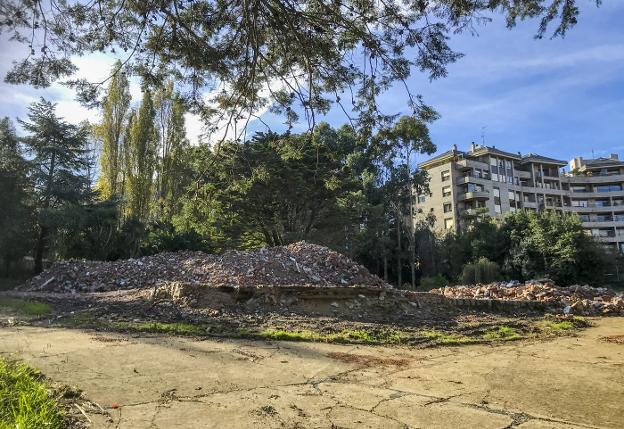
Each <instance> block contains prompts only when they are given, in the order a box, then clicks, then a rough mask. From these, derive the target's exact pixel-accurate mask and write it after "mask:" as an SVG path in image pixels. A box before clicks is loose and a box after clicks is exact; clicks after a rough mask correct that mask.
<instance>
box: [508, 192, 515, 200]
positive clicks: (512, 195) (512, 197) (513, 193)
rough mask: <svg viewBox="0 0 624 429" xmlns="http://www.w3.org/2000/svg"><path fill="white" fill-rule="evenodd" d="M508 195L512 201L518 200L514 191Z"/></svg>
mask: <svg viewBox="0 0 624 429" xmlns="http://www.w3.org/2000/svg"><path fill="white" fill-rule="evenodd" d="M508 195H509V199H510V200H515V199H516V194H515V192H514V191H509V193H508Z"/></svg>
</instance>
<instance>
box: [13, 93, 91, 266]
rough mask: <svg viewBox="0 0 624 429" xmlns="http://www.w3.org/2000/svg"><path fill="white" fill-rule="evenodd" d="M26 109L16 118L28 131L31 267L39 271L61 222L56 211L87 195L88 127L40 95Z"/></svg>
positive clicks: (26, 144)
mask: <svg viewBox="0 0 624 429" xmlns="http://www.w3.org/2000/svg"><path fill="white" fill-rule="evenodd" d="M28 111H29V113H28V119H29V121H22V120H20V121H19V122H20V124H21V125H22V127H23V128H24V130H25V131H26V132H27V133H29V135H28V136H27V137H25V138H24V139H23V142H24V145H25V146H26V148H27V150H28V151H29V152H30V155H31V157H32V160H31V166H32V170H31V175H30V178H31V180H32V181H33V184H34V192H35V196H36V202H35V207H36V210H37V216H38V220H37V229H38V233H37V238H36V243H35V250H34V257H35V271H36V272H39V271H41V269H42V267H43V256H44V254H45V252H46V251H47V250H48V246H49V244H50V243H49V240H50V238H51V236H52V235H53V233H54V232H55V230H56V229H57V228H58V225H59V223H62V222H63V219H62V217H61V218H59V216H58V215H59V213H60V212H61V211H62V210H65V209H67V206H68V205H72V204H79V203H80V202H81V201H83V200H84V199H85V198H87V197H88V196H89V195H90V189H89V188H88V183H89V180H88V178H87V177H86V174H85V168H86V166H87V165H86V162H85V154H86V145H87V142H88V135H89V131H88V128H87V127H85V126H76V125H72V124H69V123H67V122H65V121H64V120H62V119H61V118H59V117H58V116H57V115H56V105H55V104H53V103H51V102H49V101H46V100H44V99H43V98H42V99H41V100H40V101H38V102H36V103H33V104H32V105H31V106H30V107H29V108H28Z"/></svg>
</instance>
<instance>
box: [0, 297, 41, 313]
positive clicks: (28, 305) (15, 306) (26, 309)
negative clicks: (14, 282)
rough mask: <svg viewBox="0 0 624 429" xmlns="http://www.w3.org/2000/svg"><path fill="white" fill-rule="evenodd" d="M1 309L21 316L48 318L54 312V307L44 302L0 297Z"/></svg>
mask: <svg viewBox="0 0 624 429" xmlns="http://www.w3.org/2000/svg"><path fill="white" fill-rule="evenodd" d="M0 308H3V309H8V310H10V311H11V312H15V313H17V314H19V315H24V316H34V317H40V316H46V315H48V314H50V313H51V312H52V306H51V305H50V304H46V303H44V302H39V301H28V300H24V299H17V298H5V297H0Z"/></svg>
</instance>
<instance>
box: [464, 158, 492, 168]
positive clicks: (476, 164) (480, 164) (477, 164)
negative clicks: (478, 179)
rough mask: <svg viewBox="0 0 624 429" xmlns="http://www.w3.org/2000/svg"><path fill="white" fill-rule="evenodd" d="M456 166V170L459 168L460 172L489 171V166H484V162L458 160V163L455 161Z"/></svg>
mask: <svg viewBox="0 0 624 429" xmlns="http://www.w3.org/2000/svg"><path fill="white" fill-rule="evenodd" d="M456 165H457V168H459V169H460V170H463V169H466V168H478V169H481V170H489V169H490V166H489V165H488V164H486V163H485V162H480V161H475V160H474V159H460V160H459V161H457V163H456Z"/></svg>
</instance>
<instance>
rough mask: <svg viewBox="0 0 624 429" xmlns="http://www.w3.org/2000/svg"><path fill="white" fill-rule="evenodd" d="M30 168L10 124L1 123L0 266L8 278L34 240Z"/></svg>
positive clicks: (4, 120) (6, 121)
mask: <svg viewBox="0 0 624 429" xmlns="http://www.w3.org/2000/svg"><path fill="white" fill-rule="evenodd" d="M29 168H30V166H29V164H28V162H27V161H26V160H25V159H24V157H23V156H22V153H21V150H20V146H19V141H18V138H17V135H16V134H15V128H14V127H13V125H12V124H11V121H10V120H9V119H8V118H2V119H0V262H2V264H3V265H2V268H3V271H4V275H5V276H7V277H8V276H9V274H10V269H11V264H12V263H13V262H15V261H17V260H18V259H20V258H21V257H23V256H24V255H25V254H26V253H27V252H28V250H29V245H30V243H31V239H32V220H33V219H32V207H31V206H30V205H29V197H30V193H31V186H30V181H29V180H28V170H29Z"/></svg>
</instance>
